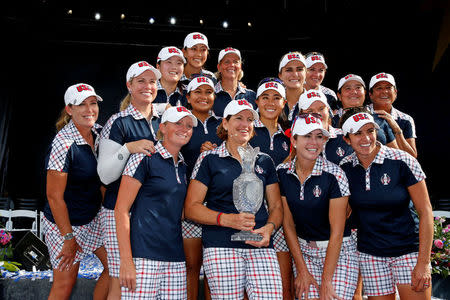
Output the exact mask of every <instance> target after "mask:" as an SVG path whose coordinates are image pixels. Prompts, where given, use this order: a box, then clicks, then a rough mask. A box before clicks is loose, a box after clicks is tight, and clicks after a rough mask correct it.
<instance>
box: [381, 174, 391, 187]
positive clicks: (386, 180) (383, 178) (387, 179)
mask: <svg viewBox="0 0 450 300" xmlns="http://www.w3.org/2000/svg"><path fill="white" fill-rule="evenodd" d="M389 182H391V177H389V175H388V174H386V173H384V175H383V176H381V183H382V184H383V185H388V184H389Z"/></svg>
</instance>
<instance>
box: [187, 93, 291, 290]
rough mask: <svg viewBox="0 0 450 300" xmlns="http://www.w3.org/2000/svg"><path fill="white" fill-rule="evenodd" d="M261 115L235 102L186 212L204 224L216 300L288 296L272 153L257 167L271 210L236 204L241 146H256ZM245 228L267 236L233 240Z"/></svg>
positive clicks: (203, 160) (200, 166)
mask: <svg viewBox="0 0 450 300" xmlns="http://www.w3.org/2000/svg"><path fill="white" fill-rule="evenodd" d="M258 118H259V116H258V113H257V112H256V111H255V110H254V109H253V107H252V105H251V104H250V103H248V102H247V101H246V100H245V99H241V100H232V101H230V103H228V105H227V106H226V107H225V110H224V117H223V119H222V123H221V125H220V126H219V128H218V129H217V134H218V136H219V137H220V138H221V139H222V140H223V141H224V142H223V143H222V144H221V145H220V146H219V147H217V148H215V149H214V150H212V151H206V152H202V153H201V154H200V156H199V158H198V160H197V163H196V165H195V167H194V171H193V172H192V176H191V181H190V183H189V188H188V192H187V196H186V202H185V208H184V209H185V210H184V212H185V217H186V218H188V219H191V220H193V221H195V222H198V223H200V224H203V227H202V242H203V249H204V250H203V267H204V270H205V274H206V276H207V278H208V284H209V287H210V290H211V297H212V299H224V298H227V299H243V297H244V291H245V292H246V293H247V295H248V298H249V299H259V298H261V297H263V298H264V299H282V284H281V276H280V269H279V266H278V261H277V257H276V254H275V251H274V250H273V246H272V238H271V234H272V233H273V232H274V231H275V230H276V229H277V228H278V227H279V226H280V223H281V220H282V214H283V212H282V208H281V201H280V195H279V187H278V178H277V176H276V171H275V166H274V164H273V161H272V159H271V158H270V157H269V156H268V155H267V154H264V153H262V152H259V153H258V154H257V156H256V162H255V165H254V167H253V171H254V174H255V175H256V176H257V177H258V178H259V179H260V180H261V181H262V185H263V186H262V188H263V191H264V196H265V199H266V200H267V204H268V209H266V207H265V205H261V207H260V208H259V210H258V211H257V213H256V214H255V215H253V214H251V213H248V212H239V211H238V210H237V209H236V207H235V204H234V202H233V182H234V180H235V179H236V178H238V177H239V176H240V175H241V173H242V166H241V163H242V157H241V155H240V154H239V151H238V147H243V148H247V149H248V150H253V149H251V146H250V145H249V144H248V142H249V141H250V139H251V138H252V136H253V134H254V129H253V124H254V120H255V119H258ZM204 202H206V203H205V204H204ZM240 230H244V231H252V232H253V233H255V234H257V235H260V236H261V238H262V239H261V240H260V241H249V240H247V241H245V242H243V241H232V235H233V234H235V233H237V232H238V231H240Z"/></svg>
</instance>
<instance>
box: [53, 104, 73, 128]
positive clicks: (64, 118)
mask: <svg viewBox="0 0 450 300" xmlns="http://www.w3.org/2000/svg"><path fill="white" fill-rule="evenodd" d="M71 118H72V117H71V116H70V115H69V114H68V113H67V111H66V108H63V109H62V110H61V113H60V115H59V118H58V120H57V121H56V124H55V126H56V130H57V131H60V130H61V129H62V128H63V127H64V126H66V125H67V124H68V123H69V122H70V119H71Z"/></svg>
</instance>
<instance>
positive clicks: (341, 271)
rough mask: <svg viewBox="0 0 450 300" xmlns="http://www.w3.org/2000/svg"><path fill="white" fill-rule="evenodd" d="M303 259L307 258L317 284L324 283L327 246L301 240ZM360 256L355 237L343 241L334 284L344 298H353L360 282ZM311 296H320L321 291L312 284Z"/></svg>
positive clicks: (338, 293)
mask: <svg viewBox="0 0 450 300" xmlns="http://www.w3.org/2000/svg"><path fill="white" fill-rule="evenodd" d="M299 244H300V249H301V250H302V254H303V259H304V260H305V263H306V266H307V268H308V272H309V273H310V274H311V275H312V276H313V277H314V279H315V280H316V282H317V284H318V285H319V286H320V285H321V283H322V273H323V266H324V264H325V257H326V253H327V247H317V248H316V247H311V246H309V245H308V244H305V243H304V242H301V241H300V240H299ZM293 269H294V276H297V269H296V267H295V263H293ZM358 273H359V269H358V257H357V254H356V244H355V241H354V239H352V238H349V239H347V240H345V241H343V242H342V246H341V252H340V254H339V259H338V261H337V265H336V269H335V271H334V275H333V280H332V284H333V287H334V290H335V292H336V294H337V295H338V296H339V297H341V298H342V299H345V300H347V299H349V300H351V299H353V295H354V293H355V289H356V285H357V282H358ZM308 297H309V298H319V291H318V290H317V288H316V287H314V286H312V285H311V286H310V288H309V293H308Z"/></svg>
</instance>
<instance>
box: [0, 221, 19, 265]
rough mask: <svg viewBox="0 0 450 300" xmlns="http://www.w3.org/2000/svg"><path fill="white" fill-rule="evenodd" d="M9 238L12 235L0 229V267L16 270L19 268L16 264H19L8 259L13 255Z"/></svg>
mask: <svg viewBox="0 0 450 300" xmlns="http://www.w3.org/2000/svg"><path fill="white" fill-rule="evenodd" d="M11 239H12V235H11V233H10V232H7V231H5V230H4V229H0V268H4V269H6V270H8V271H11V272H17V271H19V270H20V269H19V268H18V267H17V266H20V265H21V264H20V263H18V262H15V261H9V259H11V258H12V256H13V248H12V244H11Z"/></svg>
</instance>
